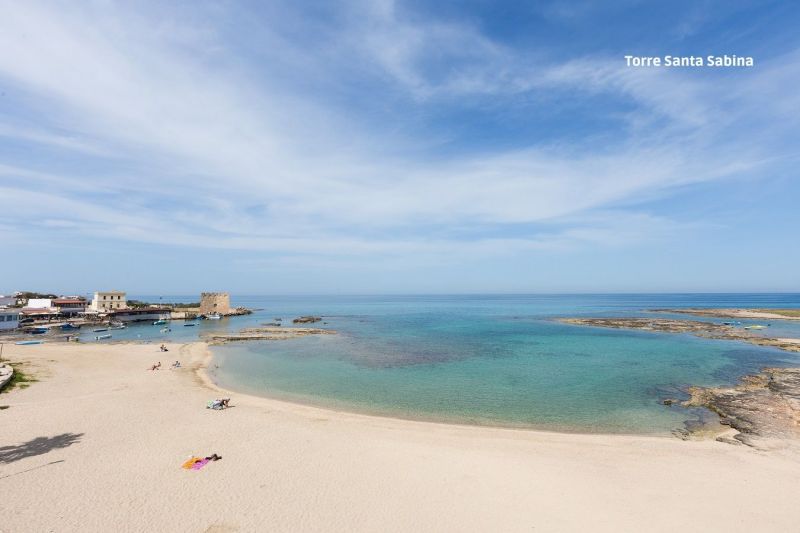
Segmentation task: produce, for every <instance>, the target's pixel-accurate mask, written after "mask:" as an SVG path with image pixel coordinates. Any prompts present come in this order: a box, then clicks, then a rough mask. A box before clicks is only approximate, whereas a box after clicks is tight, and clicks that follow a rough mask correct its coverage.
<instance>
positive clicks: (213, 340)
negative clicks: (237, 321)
mask: <svg viewBox="0 0 800 533" xmlns="http://www.w3.org/2000/svg"><path fill="white" fill-rule="evenodd" d="M335 333H336V332H335V331H333V330H331V329H320V328H290V327H280V326H277V327H276V326H269V327H261V328H244V329H242V330H240V331H239V333H211V334H207V335H203V339H204V340H206V341H207V342H209V343H210V344H224V343H226V342H233V341H280V340H288V339H296V338H298V337H305V336H307V335H334V334H335Z"/></svg>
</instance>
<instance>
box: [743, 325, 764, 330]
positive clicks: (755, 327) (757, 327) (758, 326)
mask: <svg viewBox="0 0 800 533" xmlns="http://www.w3.org/2000/svg"><path fill="white" fill-rule="evenodd" d="M766 327H767V326H761V325H754V326H745V327H744V329H764V328H766Z"/></svg>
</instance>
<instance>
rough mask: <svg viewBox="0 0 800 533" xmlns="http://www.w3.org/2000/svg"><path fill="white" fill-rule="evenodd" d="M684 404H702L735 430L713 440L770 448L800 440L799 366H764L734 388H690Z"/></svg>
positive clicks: (692, 405) (689, 405)
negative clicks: (688, 397)
mask: <svg viewBox="0 0 800 533" xmlns="http://www.w3.org/2000/svg"><path fill="white" fill-rule="evenodd" d="M689 393H690V394H691V398H690V399H689V400H688V401H686V402H684V404H683V405H685V406H687V407H705V408H707V409H710V410H711V411H713V412H715V413H717V414H718V415H719V417H720V423H721V424H723V425H727V426H730V427H731V428H732V429H734V430H736V433H735V434H734V435H733V436H732V437H728V436H722V437H718V439H717V440H721V441H725V442H731V443H742V444H746V445H748V446H753V447H756V448H762V449H764V448H772V447H775V446H776V445H783V444H785V443H786V441H789V440H791V441H798V440H800V368H765V369H764V370H763V371H761V372H760V373H758V374H755V375H751V376H745V377H744V378H742V380H741V382H740V383H739V384H738V385H736V386H735V387H711V388H706V387H691V388H690V389H689Z"/></svg>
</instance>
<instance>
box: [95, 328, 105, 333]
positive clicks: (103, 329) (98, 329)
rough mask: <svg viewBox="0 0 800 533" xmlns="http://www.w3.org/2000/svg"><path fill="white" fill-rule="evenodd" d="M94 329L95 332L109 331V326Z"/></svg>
mask: <svg viewBox="0 0 800 533" xmlns="http://www.w3.org/2000/svg"><path fill="white" fill-rule="evenodd" d="M92 331H94V332H95V333H100V332H101V331H108V328H96V329H93V330H92Z"/></svg>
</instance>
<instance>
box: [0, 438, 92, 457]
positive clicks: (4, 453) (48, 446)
mask: <svg viewBox="0 0 800 533" xmlns="http://www.w3.org/2000/svg"><path fill="white" fill-rule="evenodd" d="M81 437H83V433H62V434H61V435H55V436H53V437H36V438H35V439H32V440H29V441H28V442H24V443H22V444H19V445H17V446H0V464H3V463H13V462H14V461H19V460H20V459H25V458H26V457H34V456H36V455H42V454H45V453H47V452H50V451H52V450H57V449H59V448H66V447H68V446H72V445H73V444H75V443H76V442H78V441H79V440H81Z"/></svg>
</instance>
